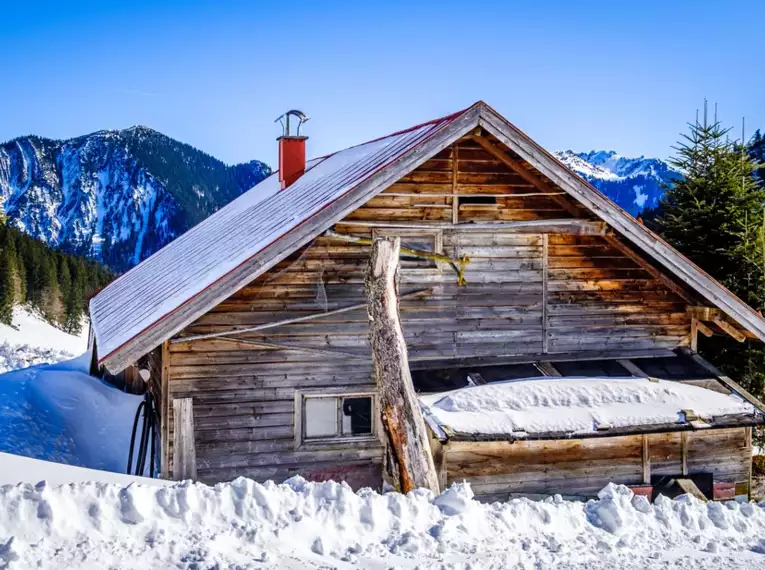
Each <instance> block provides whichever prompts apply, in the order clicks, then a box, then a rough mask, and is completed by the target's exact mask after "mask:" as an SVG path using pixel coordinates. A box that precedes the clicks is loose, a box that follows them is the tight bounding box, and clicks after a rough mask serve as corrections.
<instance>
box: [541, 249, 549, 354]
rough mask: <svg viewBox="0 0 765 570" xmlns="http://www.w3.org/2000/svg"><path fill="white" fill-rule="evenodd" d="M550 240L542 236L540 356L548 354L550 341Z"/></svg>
mask: <svg viewBox="0 0 765 570" xmlns="http://www.w3.org/2000/svg"><path fill="white" fill-rule="evenodd" d="M549 252H550V239H549V235H548V234H542V354H547V353H548V352H550V346H549V345H550V339H549V336H550V335H549V333H548V328H549V324H548V320H549V318H548V316H547V311H548V308H547V304H548V296H549V294H548V292H547V281H548V273H549V272H548V258H549V257H550V254H549Z"/></svg>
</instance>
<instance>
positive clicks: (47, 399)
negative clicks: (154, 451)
mask: <svg viewBox="0 0 765 570" xmlns="http://www.w3.org/2000/svg"><path fill="white" fill-rule="evenodd" d="M88 359H89V355H88V354H83V355H82V356H81V357H79V358H76V359H73V360H69V361H66V362H60V363H57V364H50V365H38V366H32V367H30V368H24V369H22V370H14V371H13V372H7V373H5V374H2V375H0V451H3V452H7V453H14V454H17V455H24V456H27V457H34V458H37V459H46V460H50V461H56V462H60V463H67V464H70V465H79V466H82V467H90V468H93V469H105V470H107V471H117V472H123V473H124V471H125V467H126V463H127V455H128V448H129V445H130V435H131V429H132V426H133V418H134V416H135V412H136V409H137V407H138V404H139V403H140V401H141V398H140V397H139V396H133V395H130V394H125V393H123V392H120V391H119V390H117V389H115V388H113V387H112V386H109V385H108V384H106V383H105V382H102V381H101V380H99V379H97V378H93V377H91V376H89V375H88V374H87V365H88ZM0 469H2V465H0Z"/></svg>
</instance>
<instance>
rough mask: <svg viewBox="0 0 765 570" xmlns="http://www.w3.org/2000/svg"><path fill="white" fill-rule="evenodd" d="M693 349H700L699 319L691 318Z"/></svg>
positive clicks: (695, 350)
mask: <svg viewBox="0 0 765 570" xmlns="http://www.w3.org/2000/svg"><path fill="white" fill-rule="evenodd" d="M689 344H690V345H691V350H692V351H693V352H698V351H699V320H698V319H691V342H690V343H689Z"/></svg>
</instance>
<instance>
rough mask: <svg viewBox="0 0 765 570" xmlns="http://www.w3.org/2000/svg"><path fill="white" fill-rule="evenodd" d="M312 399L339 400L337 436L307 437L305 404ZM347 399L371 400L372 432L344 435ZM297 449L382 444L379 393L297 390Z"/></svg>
mask: <svg viewBox="0 0 765 570" xmlns="http://www.w3.org/2000/svg"><path fill="white" fill-rule="evenodd" d="M312 398H335V399H337V400H338V405H337V409H338V418H337V421H338V423H337V429H338V432H340V433H338V434H337V435H332V436H323V437H310V438H309V437H306V435H305V426H306V421H305V417H306V416H305V411H306V410H305V403H306V400H307V399H312ZM345 398H370V399H371V400H372V422H371V424H372V432H371V433H368V434H359V435H343V434H342V429H343V428H342V416H341V414H342V402H343V400H344V399H345ZM294 416H295V427H294V429H295V449H296V450H298V449H326V448H330V447H337V446H341V447H342V446H355V445H358V444H360V443H362V444H363V443H380V442H381V441H382V440H381V436H382V432H383V430H382V422H381V420H380V414H379V400H378V397H377V392H376V391H374V390H372V389H370V390H350V391H323V392H319V391H317V390H295V405H294Z"/></svg>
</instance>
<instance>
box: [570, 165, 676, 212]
mask: <svg viewBox="0 0 765 570" xmlns="http://www.w3.org/2000/svg"><path fill="white" fill-rule="evenodd" d="M555 156H557V158H558V160H560V161H561V162H562V163H563V164H565V165H566V166H568V167H569V168H571V169H572V170H574V171H575V172H577V173H578V174H579V175H581V176H582V177H584V178H585V179H587V181H588V182H590V183H591V184H592V185H594V186H595V187H596V188H597V189H598V190H600V191H601V192H603V193H604V194H605V195H606V196H608V197H609V198H611V199H612V200H613V201H615V202H616V203H617V204H619V206H621V207H622V208H624V209H625V210H627V211H628V212H629V213H631V214H632V215H635V216H636V215H637V214H639V213H640V212H641V211H643V210H644V209H645V208H655V207H656V206H658V204H659V199H660V198H661V196H662V194H663V193H664V185H665V184H669V183H671V182H672V180H675V179H677V178H678V177H679V176H680V173H679V172H677V171H676V170H674V169H673V168H672V167H671V166H670V165H669V164H668V163H666V162H665V161H663V160H661V159H658V158H646V157H645V156H643V155H641V156H639V157H626V156H622V155H620V154H619V153H617V152H616V151H613V150H591V151H588V152H574V151H572V150H564V151H558V152H556V153H555Z"/></svg>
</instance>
